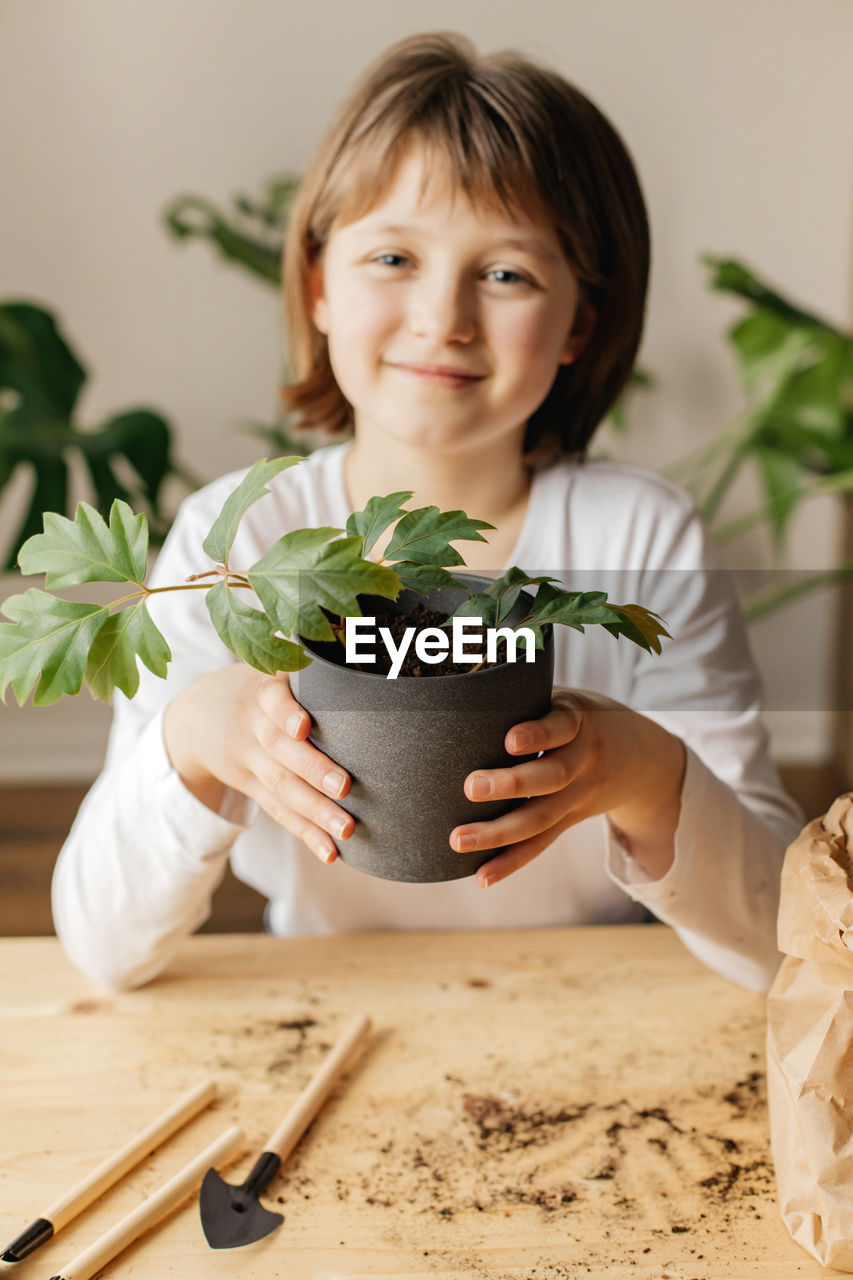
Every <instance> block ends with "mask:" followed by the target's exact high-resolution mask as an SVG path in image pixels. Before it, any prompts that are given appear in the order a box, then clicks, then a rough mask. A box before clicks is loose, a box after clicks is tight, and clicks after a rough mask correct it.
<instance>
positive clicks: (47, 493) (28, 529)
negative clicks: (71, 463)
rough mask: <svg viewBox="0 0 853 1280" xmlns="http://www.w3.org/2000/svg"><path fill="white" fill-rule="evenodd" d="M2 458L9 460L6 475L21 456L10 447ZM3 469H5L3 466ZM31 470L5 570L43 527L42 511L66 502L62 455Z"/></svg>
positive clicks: (15, 562) (13, 566)
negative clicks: (26, 500)
mask: <svg viewBox="0 0 853 1280" xmlns="http://www.w3.org/2000/svg"><path fill="white" fill-rule="evenodd" d="M0 432H2V428H0ZM0 456H2V455H0ZM4 461H7V462H8V464H9V471H8V473H7V478H8V475H11V471H12V469H13V468H14V466H15V465H16V464H17V463H19V462H20V461H22V459H21V458H20V454H17V453H11V451H10V453H9V454H7V455H6V458H5V459H4ZM3 469H4V470H5V467H4V468H3ZM30 470H31V471H32V475H33V477H34V480H35V483H34V486H33V489H32V493H31V494H30V500H29V504H28V506H27V510H26V511H25V513H24V516H23V519H22V520H21V523H20V524H19V526H18V529H17V531H16V533H15V535H14V537H13V538H12V541H11V543H10V544H9V548H8V553H7V556H6V564H5V566H4V567H5V568H6V569H7V570H9V569H14V568H15V565H16V564H17V560H18V554H19V552H20V549H21V547H22V546H23V544H24V543H25V542H26V540H27V539H28V538H31V537H33V535H35V534H37V533H39V532H40V530H41V529H42V528H43V526H44V521H43V518H42V517H43V513H44V512H45V511H54V510H59V511H64V510H65V509H66V508H67V506H68V466H67V464H66V462H65V459H64V458H63V457H58V458H57V459H55V460H54V461H41V462H39V463H38V464H37V465H36V466H33V467H32V468H30Z"/></svg>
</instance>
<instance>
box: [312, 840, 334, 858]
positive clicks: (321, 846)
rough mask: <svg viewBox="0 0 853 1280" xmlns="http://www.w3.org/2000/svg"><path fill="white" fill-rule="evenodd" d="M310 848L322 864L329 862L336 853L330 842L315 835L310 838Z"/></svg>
mask: <svg viewBox="0 0 853 1280" xmlns="http://www.w3.org/2000/svg"><path fill="white" fill-rule="evenodd" d="M310 843H311V848H312V849H313V851H314V853H316V854H317V855H318V857H320V858H322V859H323V861H324V862H331V861H332V859H333V858H334V857H335V854H336V853H337V849H336V848H335V846H334V845H333V844H332V842H331V840H327V839H326V837H325V836H321V835H315V836H312V837H311V842H310Z"/></svg>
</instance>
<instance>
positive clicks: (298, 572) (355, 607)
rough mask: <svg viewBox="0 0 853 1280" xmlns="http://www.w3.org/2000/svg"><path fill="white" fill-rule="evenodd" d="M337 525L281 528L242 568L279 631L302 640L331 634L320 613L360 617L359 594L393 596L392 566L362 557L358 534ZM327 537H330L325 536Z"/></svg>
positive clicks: (396, 588) (397, 585)
mask: <svg viewBox="0 0 853 1280" xmlns="http://www.w3.org/2000/svg"><path fill="white" fill-rule="evenodd" d="M341 532H342V531H341V530H340V529H328V528H322V529H298V530H296V532H294V533H286V534H285V535H284V537H282V538H279V540H278V542H276V543H275V545H274V546H272V547H271V548H270V550H269V551H268V552H267V553H266V555H265V556H262V558H261V559H260V560H258V562H257V563H256V564H254V565H252V567H251V568H250V569H249V571H248V573H247V574H246V576H247V578H248V579H249V582H250V583H251V585H252V588H253V589H254V591H255V593H256V595H257V597H258V599H259V600H260V602H261V604H262V605H263V606H264V609H265V610H266V612H267V613H268V615H269V616H270V618H271V619H272V620H273V622H274V623H275V625H276V626H277V627H278V629H279V631H283V632H284V633H285V635H291V634H297V635H300V636H304V637H305V639H306V640H332V639H334V633H333V631H332V629H331V627H330V626H329V622H328V619H327V618H326V616H325V614H324V613H323V610H324V609H327V610H328V611H329V612H330V613H333V614H338V615H339V616H341V617H354V618H357V617H360V616H361V609H360V607H359V604H358V600H357V596H359V595H378V596H385V597H386V598H388V599H391V600H396V598H397V596H398V595H399V592H400V588H401V581H400V577H399V575H398V574H396V573H395V572H394V570H393V569H389V568H387V567H386V566H384V565H378V564H374V563H373V562H372V561H370V560H363V559H362V558H361V556H360V555H359V551H360V550H361V538H360V537H358V535H353V536H352V537H340V536H339V535H340V534H341ZM330 539H331V541H330Z"/></svg>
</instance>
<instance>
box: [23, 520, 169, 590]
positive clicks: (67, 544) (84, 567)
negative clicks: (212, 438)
mask: <svg viewBox="0 0 853 1280" xmlns="http://www.w3.org/2000/svg"><path fill="white" fill-rule="evenodd" d="M147 562H148V521H147V520H146V518H145V516H144V515H134V513H133V512H132V511H131V509H130V507H129V506H128V505H127V503H126V502H119V501H116V502H114V503H113V506H112V510H111V511H110V523H109V526H107V524H106V522H105V520H104V519H103V517H102V516H100V515H99V514H98V512H97V511H96V510H95V509H94V507H90V506H89V504H88V502H80V503H78V505H77V511H76V513H75V516H74V519H73V520H69V519H67V518H66V517H65V516H60V515H57V514H56V512H55V511H46V512H45V515H44V533H37V534H35V536H34V537H32V538H29V539H28V540H27V541H26V542H25V543H24V545H23V546H22V547H21V551H20V554H19V556H18V564H19V565H20V567H21V572H22V573H25V574H30V573H44V574H46V578H45V585H46V586H48V587H70V586H73V585H75V584H77V583H80V582H135V583H137V584H138V585H140V586H141V585H142V583H143V582H144V581H145V570H146V567H147Z"/></svg>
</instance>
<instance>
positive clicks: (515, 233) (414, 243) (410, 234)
mask: <svg viewBox="0 0 853 1280" xmlns="http://www.w3.org/2000/svg"><path fill="white" fill-rule="evenodd" d="M423 163H424V161H423V155H422V154H421V152H420V151H419V149H418V147H417V146H413V147H412V148H411V149H410V150H409V151H408V152H407V153H406V155H405V156H404V157H403V159H402V160H401V162H400V164H399V166H398V170H397V173H396V175H395V178H394V180H393V182H392V185H391V187H390V188H389V190H388V191H387V193H386V194H385V195H384V197H383V198H382V199H381V200H380V202H379V203H378V204H377V205H375V206H374V208H372V209H371V210H370V211H369V212H368V213H367V214H365V215H364V216H363V217H360V218H358V219H357V220H356V221H354V222H350V223H346V224H344V225H341V226H338V227H336V228H334V229H333V231H332V234H331V236H330V238H329V241H328V243H327V245H326V247H325V251H324V253H323V257H322V260H321V262H320V263H319V264H318V266H317V268H316V270H315V274H314V279H313V281H312V284H313V296H314V312H313V315H314V322H315V324H316V325H317V327H318V328H319V329H320V331H321V332H323V333H325V334H326V335H327V336H328V341H329V355H330V359H331V362H332V368H333V370H334V374H335V377H336V379H337V381H338V384H339V386H340V388H341V390H342V391H343V393H344V395H345V396H346V397H347V399H348V400H349V402H350V403H351V404H352V406H353V408H354V411H355V426H356V433H357V435H358V437H359V440H360V441H364V442H365V443H368V442H371V441H373V442H374V443H377V444H378V443H380V442H381V441H382V440H383V439H387V438H390V439H394V440H398V441H400V442H404V443H406V444H408V445H411V446H414V447H423V448H427V447H428V448H429V449H430V450H431V451H435V450H441V451H449V452H455V451H457V450H459V449H466V450H467V449H469V448H479V447H481V446H484V445H495V444H498V443H503V444H504V445H505V446H511V448H512V449H513V450H515V451H516V452H517V451H520V448H521V440H522V438H523V434H524V427H525V423H526V421H527V419H528V418H529V417H530V415H531V414H532V413H533V411H534V410H535V409H536V408H537V407H538V406H539V405H540V404H541V403H542V401H543V400H544V399H545V396H546V395H547V393H548V391H549V390H550V387H551V385H552V383H553V381H554V378H555V376H556V374H557V371H558V368H559V366H560V364H563V363H570V362H571V361H572V360H574V359H575V358H576V357H577V356H578V355H579V354H580V351H581V350H582V348H583V345H584V341H585V338H584V336H583V334H582V333H581V332H580V331H578V332H577V333H573V327H574V326H575V324H576V321H579V320H580V319H581V318H583V320H584V327H587V323H586V322H587V319H588V317H587V313H586V308H585V307H581V308H580V309H579V305H578V304H579V296H580V291H579V287H578V283H577V280H576V278H575V275H574V273H573V272H572V270H571V268H570V266H569V264H568V262H567V261H566V259H565V257H564V255H563V253H562V250H561V248H560V243H559V240H558V238H557V234H556V231H555V230H554V228H553V227H552V226H549V225H542V224H540V223H538V222H535V221H528V220H527V219H522V220H517V219H514V218H512V217H510V215H509V214H506V213H503V212H494V211H488V210H484V209H481V208H475V207H474V206H473V205H472V204H471V203H470V201H469V200H468V199H467V197H465V195H464V194H459V195H458V196H457V197H456V198H455V199H453V198H452V194H451V189H450V188H449V186H448V183H447V181H446V179H443V176H442V174H441V172H440V169H439V171H438V172H437V173H436V174H435V176H434V177H433V178H432V179H431V181H430V184H429V186H428V187H427V189H426V191H425V192H424V193H422V192H421V184H422V174H423Z"/></svg>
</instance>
